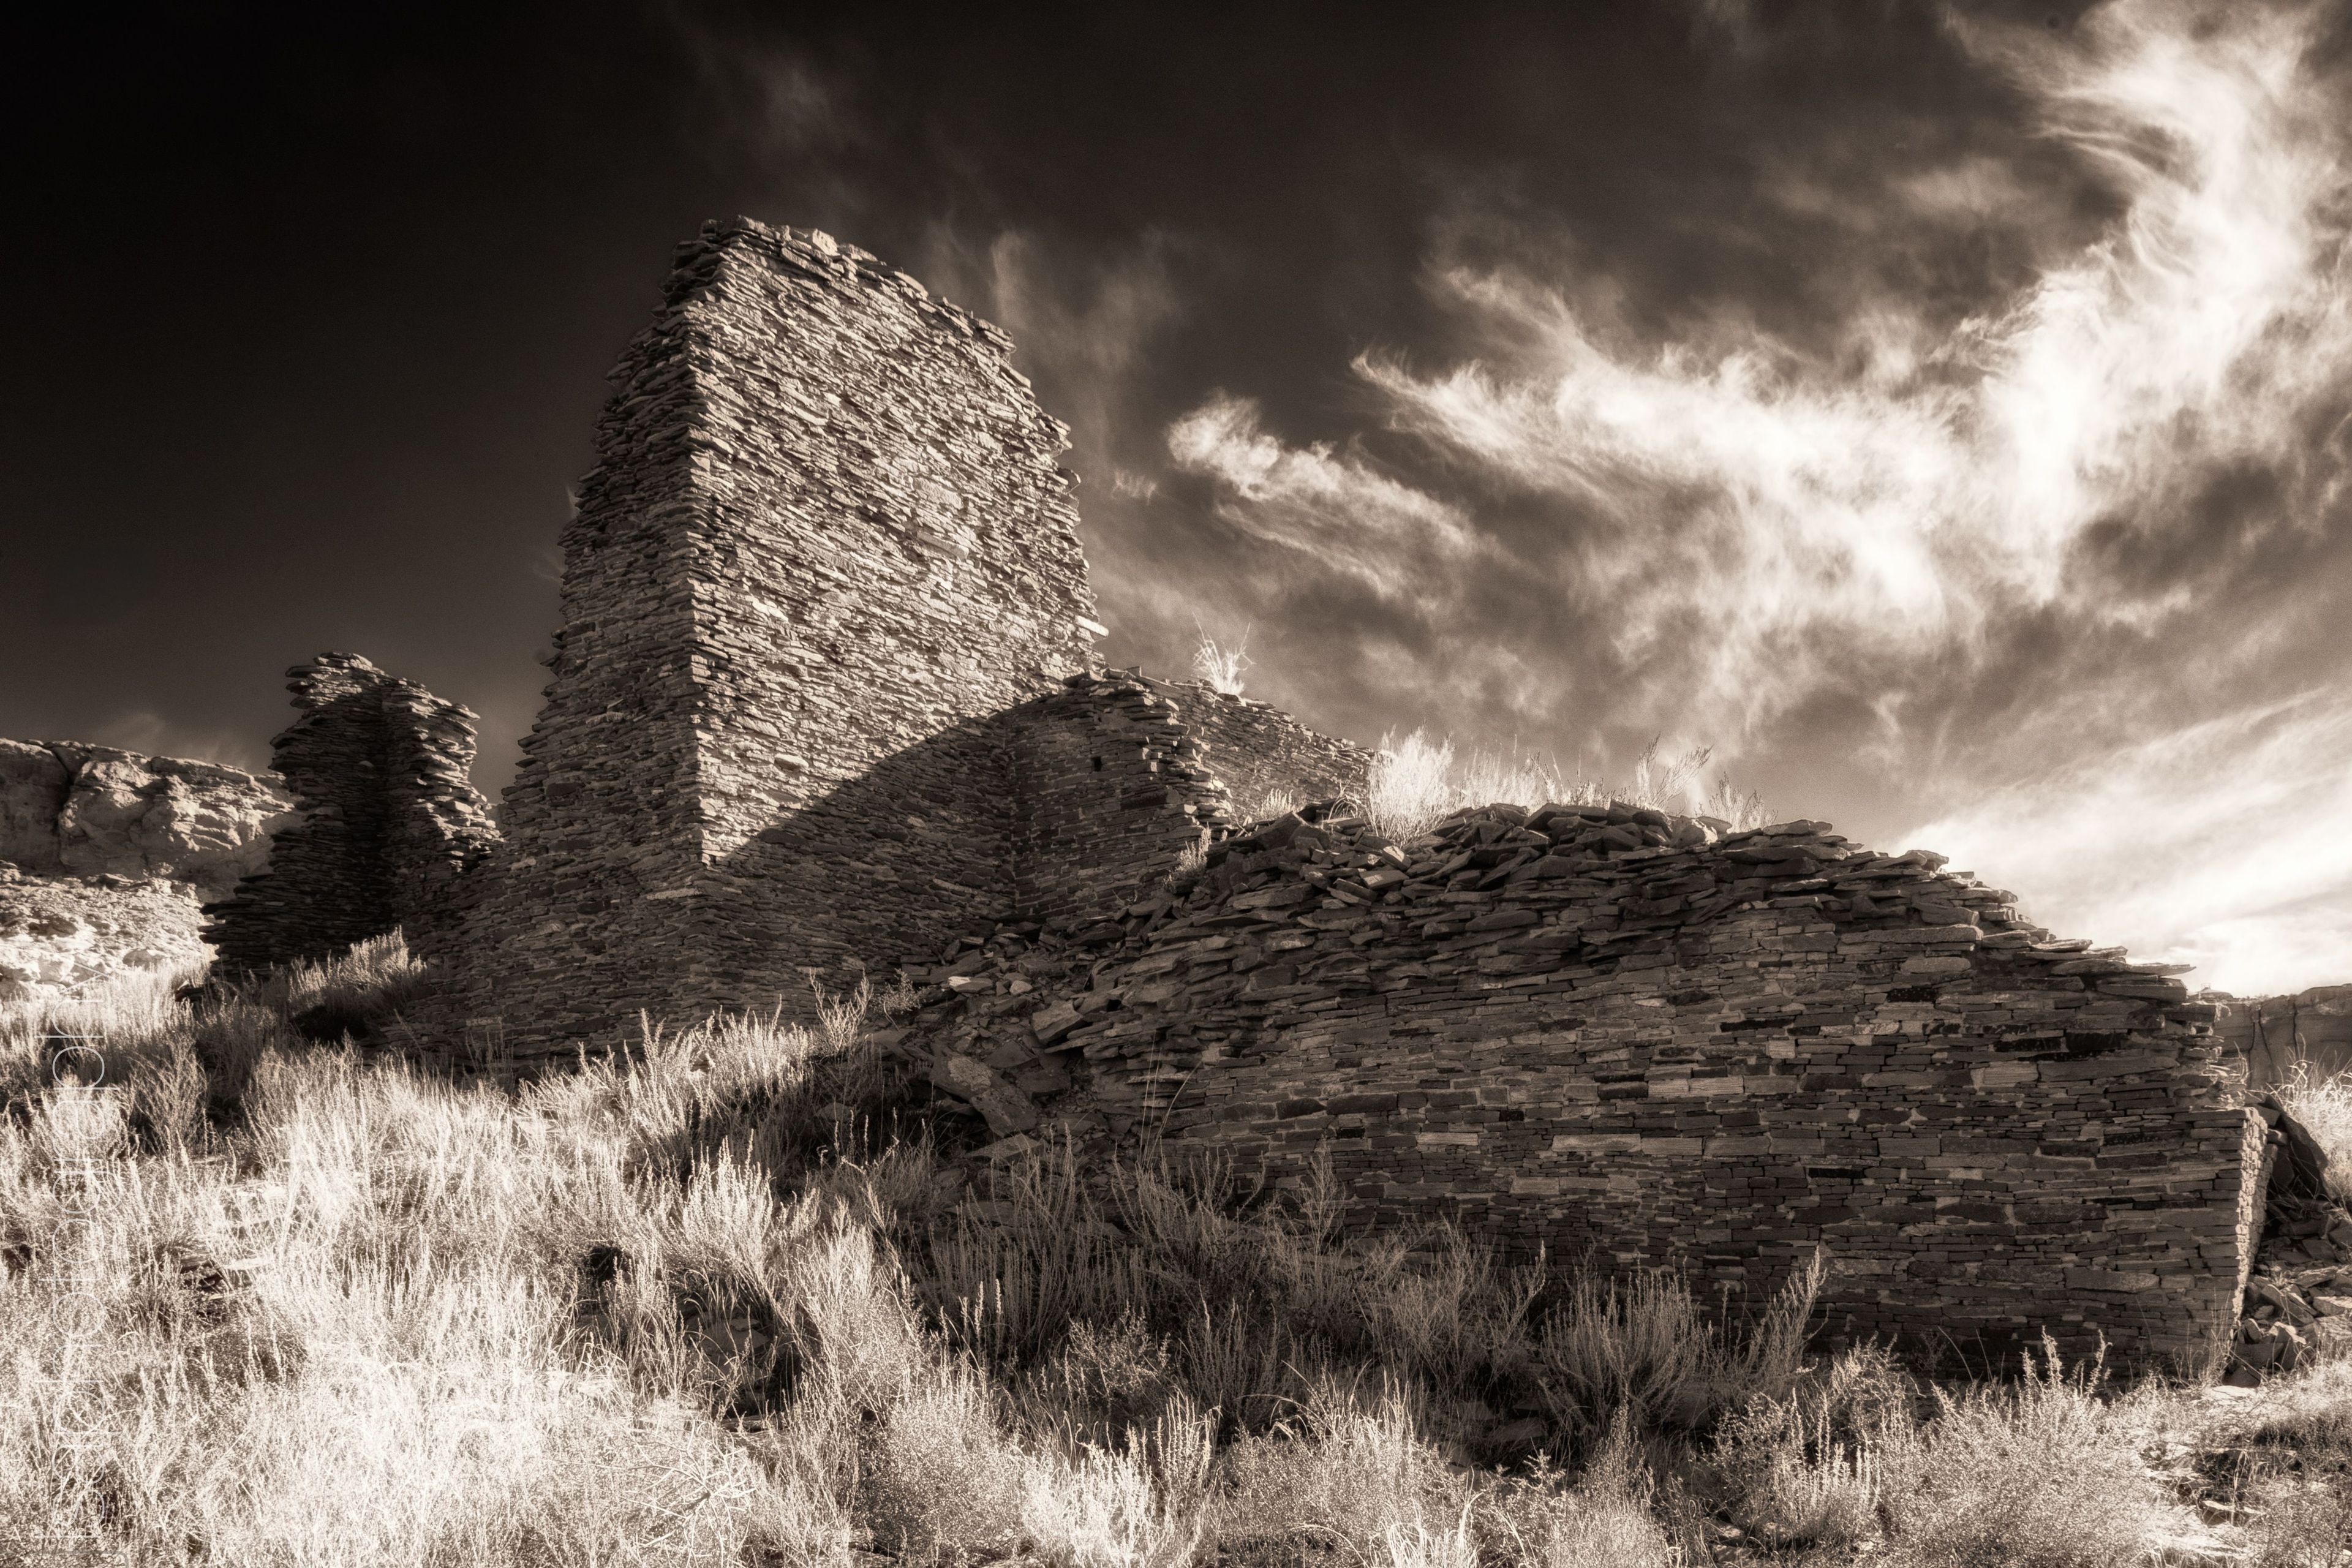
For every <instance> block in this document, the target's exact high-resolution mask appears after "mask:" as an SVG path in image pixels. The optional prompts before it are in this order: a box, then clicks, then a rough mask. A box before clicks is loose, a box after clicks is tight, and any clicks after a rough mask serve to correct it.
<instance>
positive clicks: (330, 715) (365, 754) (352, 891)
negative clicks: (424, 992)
mask: <svg viewBox="0 0 2352 1568" xmlns="http://www.w3.org/2000/svg"><path fill="white" fill-rule="evenodd" d="M287 676H288V687H287V689H288V690H289V691H290V692H291V693H292V694H293V699H294V707H295V709H296V710H297V713H298V716H297V718H296V719H295V721H294V722H293V723H292V724H290V725H289V726H287V728H286V729H285V730H283V731H280V732H279V733H278V735H277V736H276V737H275V738H274V739H273V740H272V741H271V742H270V748H271V752H272V758H273V761H274V762H275V763H276V764H277V771H278V776H279V777H280V778H281V779H283V780H284V781H285V784H286V787H287V789H288V790H289V792H290V793H291V794H292V795H293V796H294V801H295V807H294V811H293V814H292V815H291V816H290V817H289V819H288V820H286V821H285V822H283V823H282V824H281V825H280V826H278V829H277V831H276V834H275V837H273V838H272V840H271V843H270V849H269V858H268V864H267V866H266V867H265V868H262V869H261V870H259V871H257V872H255V873H253V874H251V875H249V876H247V877H246V878H244V879H242V880H241V881H239V882H238V883H237V885H236V890H235V891H234V892H233V893H232V894H231V895H230V896H229V897H228V899H227V900H225V901H223V902H221V903H218V904H214V905H210V906H208V907H207V912H208V913H209V914H210V915H211V916H212V917H213V919H212V924H211V926H210V928H209V930H208V931H207V932H206V934H207V936H208V937H209V938H210V940H211V942H212V944H213V946H214V949H215V952H216V953H217V959H216V962H217V963H218V965H219V966H220V968H222V969H223V970H226V971H228V972H231V973H236V972H241V971H259V970H263V969H267V968H268V967H269V966H271V965H273V964H278V963H287V962H289V961H290V960H293V959H297V958H315V957H320V956H323V955H324V954H327V953H331V952H336V951H339V950H341V949H342V948H346V947H349V946H350V945H352V943H353V942H361V941H363V940H365V939H366V938H368V937H371V936H377V935H381V934H382V933H383V932H385V931H391V930H392V929H394V927H402V928H404V929H405V930H406V931H408V933H409V934H410V935H411V936H412V937H414V938H415V939H416V940H417V941H418V942H419V944H420V945H421V946H427V947H429V946H430V945H431V944H433V943H434V942H436V941H438V940H439V939H440V938H441V937H442V936H443V935H444V934H445V933H446V923H447V921H448V919H449V914H450V910H451V909H452V898H451V894H452V890H453V889H454V886H455V884H456V883H457V881H458V879H460V878H461V877H462V876H463V875H464V874H465V872H466V871H467V869H468V868H471V867H473V866H476V865H478V863H480V862H481V860H482V859H483V858H485V857H486V856H487V855H488V851H489V849H490V847H491V846H492V845H493V844H494V843H495V842H496V841H497V838H498V829H497V828H496V826H494V825H493V824H492V822H491V820H490V814H489V810H488V803H487V802H485V801H484V800H483V799H482V797H481V795H479V794H478V792H477V791H476V790H475V789H474V787H473V785H472V784H471V783H470V782H468V779H467V770H468V769H469V768H470V767H471V766H472V764H473V760H474V723H473V715H472V714H471V713H470V712H468V711H467V710H465V709H463V708H461V707H458V706H457V704H455V703H451V702H445V701H443V700H440V699H439V698H436V697H435V696H434V695H433V694H432V693H431V692H429V691H426V690H425V689H424V688H423V687H421V686H418V685H416V684H415V682H414V681H408V680H402V679H397V678H395V677H394V676H391V675H387V674H386V673H385V672H384V671H383V670H381V669H379V668H376V667H375V666H374V665H373V664H372V663H370V662H369V661H368V660H366V659H364V658H361V657H359V656H358V655H356V654H348V653H325V654H320V656H319V657H318V658H314V659H312V660H310V662H309V663H307V664H300V665H297V666H295V667H294V668H291V669H289V670H288V671H287Z"/></svg>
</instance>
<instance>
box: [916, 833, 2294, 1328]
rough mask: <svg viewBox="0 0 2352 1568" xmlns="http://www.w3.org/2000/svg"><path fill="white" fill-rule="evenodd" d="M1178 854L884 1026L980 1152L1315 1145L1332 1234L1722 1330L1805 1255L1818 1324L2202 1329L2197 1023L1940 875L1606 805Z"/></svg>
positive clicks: (2204, 1030) (2250, 1129)
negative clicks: (1033, 1094)
mask: <svg viewBox="0 0 2352 1568" xmlns="http://www.w3.org/2000/svg"><path fill="white" fill-rule="evenodd" d="M1211 858H1212V860H1213V864H1212V865H1211V866H1210V868H1208V869H1207V870H1206V871H1205V872H1204V873H1203V875H1202V878H1201V879H1200V880H1199V882H1198V883H1197V884H1196V885H1195V886H1193V887H1192V889H1190V890H1189V891H1183V890H1171V891H1168V892H1163V893H1162V894H1160V896H1158V897H1157V898H1155V899H1152V900H1146V901H1141V902H1139V903H1137V904H1135V905H1133V906H1130V907H1129V909H1128V910H1126V911H1124V914H1123V916H1122V918H1121V919H1120V920H1118V921H1116V922H1106V923H1104V924H1101V925H1098V926H1097V927H1095V928H1092V929H1090V930H1087V931H1081V932H1078V933H1076V937H1075V940H1073V941H1071V942H1066V943H1064V944H1062V945H1061V946H1059V947H1058V948H1057V947H1056V946H1055V943H1053V942H1050V941H1047V940H1045V935H1041V936H1039V937H1037V938H1020V937H1013V938H1011V939H1009V940H1000V942H996V943H992V944H991V946H990V947H989V948H987V949H983V950H982V951H983V952H993V953H996V954H997V955H998V957H997V959H996V961H995V962H997V963H1002V964H1003V965H1007V966H1008V967H1003V968H1000V969H998V970H996V971H995V972H994V973H992V968H991V963H988V962H971V961H967V962H966V963H963V964H961V965H960V966H959V971H958V973H957V976H956V978H955V980H954V982H953V989H952V991H946V990H935V991H932V992H929V993H927V994H926V997H925V1000H926V1001H927V1002H928V1004H929V1005H928V1006H927V1007H926V1009H925V1011H924V1013H923V1014H922V1015H921V1021H920V1026H919V1028H918V1030H917V1031H916V1033H915V1035H914V1036H913V1037H912V1043H913V1045H914V1046H915V1047H916V1048H918V1049H919V1050H924V1051H929V1053H930V1054H931V1056H932V1058H933V1060H934V1064H935V1065H934V1067H933V1076H934V1079H935V1081H939V1082H941V1083H945V1084H950V1085H962V1084H964V1083H966V1082H970V1083H972V1084H986V1083H987V1082H988V1081H989V1080H990V1079H992V1076H993V1077H995V1078H1000V1079H1003V1082H1002V1083H1000V1084H999V1085H998V1086H997V1088H996V1089H993V1090H992V1091H991V1093H992V1096H993V1098H992V1100H990V1107H992V1108H994V1110H993V1112H992V1114H991V1125H992V1129H993V1130H994V1131H997V1132H998V1133H999V1134H1003V1133H1006V1132H1008V1131H1018V1130H1019V1127H1020V1124H1021V1122H1022V1121H1024V1120H1025V1118H1024V1117H1021V1116H1014V1115H1011V1114H1010V1113H1009V1112H1006V1111H1004V1110H1003V1106H1005V1105H1007V1104H1011V1103H1013V1100H1010V1099H1008V1097H1007V1096H1006V1095H1005V1094H1004V1093H1003V1090H1004V1089H1008V1088H1010V1087H1011V1086H1013V1085H1014V1084H1017V1083H1019V1082H1024V1081H1025V1082H1030V1083H1041V1084H1042V1083H1054V1082H1057V1081H1058V1082H1063V1083H1069V1084H1070V1085H1071V1086H1072V1087H1070V1088H1069V1089H1067V1090H1066V1092H1064V1093H1062V1094H1060V1095H1059V1096H1058V1097H1057V1098H1054V1099H1052V1100H1049V1101H1048V1103H1047V1105H1046V1106H1045V1119H1046V1120H1047V1121H1048V1122H1049V1123H1050V1122H1052V1121H1059V1122H1060V1123H1061V1124H1062V1126H1064V1127H1066V1128H1067V1129H1068V1130H1069V1131H1070V1132H1071V1134H1073V1135H1074V1136H1076V1137H1077V1138H1078V1139H1079V1140H1080V1141H1081V1142H1087V1141H1088V1140H1093V1141H1097V1142H1104V1143H1108V1144H1110V1145H1113V1146H1116V1145H1117V1144H1118V1143H1119V1142H1122V1141H1132V1140H1134V1139H1136V1138H1138V1137H1140V1136H1142V1135H1143V1134H1144V1133H1146V1132H1147V1131H1148V1132H1150V1133H1154V1134H1157V1135H1160V1136H1164V1137H1166V1138H1169V1139H1171V1140H1174V1141H1177V1142H1202V1143H1207V1144H1212V1145H1214V1146H1216V1147H1219V1148H1221V1149H1223V1150H1224V1151H1226V1152H1228V1153H1230V1154H1231V1155H1233V1156H1234V1158H1235V1159H1236V1160H1237V1161H1238V1162H1239V1163H1241V1164H1242V1165H1243V1166H1244V1168H1249V1167H1255V1168H1257V1169H1260V1170H1262V1171H1264V1172H1265V1173H1266V1174H1267V1175H1268V1176H1270V1177H1271V1178H1272V1179H1274V1180H1275V1181H1276V1182H1277V1183H1282V1184H1289V1183H1296V1182H1297V1181H1298V1180H1300V1179H1301V1178H1302V1176H1303V1175H1304V1173H1306V1171H1307V1168H1308V1165H1309V1163H1310V1162H1312V1161H1314V1160H1316V1159H1318V1158H1328V1160H1329V1161H1330V1163H1331V1166H1332V1168H1333V1170H1334V1172H1335V1173H1336V1174H1337V1175H1338V1177H1339V1181H1340V1183H1341V1184H1342V1185H1343V1186H1344V1188H1345V1189H1346V1191H1347V1193H1348V1194H1349V1198H1350V1200H1351V1203H1352V1205H1353V1207H1352V1213H1353V1217H1354V1219H1355V1221H1356V1223H1358V1224H1360V1225H1364V1226H1399V1225H1408V1226H1409V1225H1412V1224H1416V1223H1422V1222H1430V1221H1438V1220H1444V1221H1449V1222H1452V1223H1454V1224H1458V1225H1462V1226H1466V1227H1467V1228H1469V1229H1471V1230H1472V1231H1474V1232H1475V1233H1478V1234H1481V1235H1484V1236H1486V1237H1490V1238H1492V1239H1494V1240H1495V1241H1496V1242H1497V1243H1498V1244H1500V1245H1501V1246H1502V1247H1505V1248H1506V1249H1507V1250H1510V1251H1515V1252H1518V1253H1521V1254H1525V1253H1526V1252H1528V1251H1529V1250H1531V1249H1532V1248H1534V1247H1536V1246H1538V1245H1541V1246H1542V1247H1544V1248H1545V1249H1546V1250H1547V1251H1548V1253H1549V1256H1550V1257H1552V1258H1554V1259H1556V1260H1559V1261H1560V1262H1562V1263H1565V1264H1570V1265H1574V1264H1576V1263H1579V1262H1585V1261H1589V1262H1591V1263H1594V1264H1597V1265H1599V1266H1600V1267H1601V1268H1632V1267H1640V1266H1645V1265H1651V1264H1674V1265H1677V1266H1680V1267H1682V1268H1685V1269H1687V1270H1688V1271H1689V1272H1690V1273H1691V1275H1692V1276H1693V1277H1694V1279H1695V1280H1696V1282H1697V1283H1698V1284H1699V1285H1700V1286H1701V1287H1702V1288H1703V1289H1724V1290H1726V1291H1727V1292H1729V1293H1731V1294H1733V1295H1734V1296H1736V1297H1742V1298H1744V1299H1745V1300H1748V1301H1749V1302H1751V1303H1752V1302H1755V1301H1758V1300H1762V1299H1763V1297H1764V1295H1765V1293H1767V1292H1769V1290H1770V1289H1773V1288H1775V1287H1776V1286H1777V1285H1778V1284H1779V1283H1780V1280H1781V1279H1784V1278H1785V1277H1786V1275H1787V1274H1788V1272H1789V1271H1790V1269H1791V1268H1795V1267H1797V1266H1798V1265H1799V1264H1800V1263H1801V1261H1802V1260H1804V1259H1806V1258H1809V1257H1810V1256H1811V1253H1812V1251H1813V1249H1814V1248H1815V1247H1824V1248H1826V1250H1827V1253H1828V1258H1829V1266H1830V1288H1829V1291H1828V1295H1827V1300H1826V1309H1827V1311H1828V1314H1829V1320H1830V1321H1829V1327H1830V1331H1831V1332H1832V1334H1834V1335H1839V1336H1844V1337H1859V1336H1864V1335H1871V1334H1879V1333H1886V1334H1893V1335H1895V1336H1898V1337H1900V1338H1903V1339H1905V1340H1906V1341H1909V1342H1913V1343H1914V1344H1927V1343H1930V1342H1933V1343H1936V1344H1940V1345H1942V1346H1943V1347H1944V1348H1946V1349H1948V1350H1951V1351H1956V1352H1958V1353H1959V1354H1960V1355H1962V1356H1963V1357H1965V1358H1968V1359H1971V1360H1978V1359H1990V1358H1998V1357H2000V1356H2002V1355H2003V1354H2005V1353H2007V1352H2010V1351H2011V1349H2012V1348H2014V1347H2016V1346H2018V1345H2019V1344H2021V1343H2031V1342H2033V1338H2034V1336H2035V1335H2037V1334H2038V1333H2039V1332H2040V1331H2042V1330H2044V1329H2047V1330H2049V1331H2052V1332H2053V1334H2055V1335H2056V1336H2057V1338H2058V1339H2059V1341H2060V1342H2061V1343H2062V1344H2063V1345H2065V1346H2066V1347H2068V1348H2069V1349H2070V1350H2086V1349H2088V1348H2089V1347H2090V1346H2091V1345H2092V1343H2093V1342H2095V1338H2096V1337H2097V1336H2098V1335H2099V1334H2104V1335H2105V1337H2106V1339H2107V1340H2108V1341H2109V1342H2111V1343H2113V1344H2114V1345H2116V1347H2117V1350H2118V1353H2119V1355H2120V1356H2121V1357H2122V1358H2123V1359H2125V1360H2127V1361H2130V1362H2133V1363H2154V1362H2158V1361H2161V1360H2163V1359H2165V1358H2167V1357H2170V1356H2174V1355H2185V1356H2195V1355H2198V1354H2201V1353H2205V1352H2210V1351H2212V1350H2213V1349H2214V1348H2215V1346H2216V1343H2217V1342H2218V1341H2219V1340H2221V1339H2223V1338H2226V1336H2227V1334H2228V1332H2229V1331H2230V1328H2231V1325H2232V1324H2233V1323H2234V1321H2235V1319H2236V1315H2237V1305H2238V1291H2239V1289H2240V1287H2241V1283H2242V1279H2243V1278H2244V1271H2245V1267H2246V1261H2247V1259H2248V1258H2249V1256H2250V1254H2251V1249H2252V1240H2253V1237H2252V1226H2253V1225H2254V1224H2255V1223H2257V1220H2256V1216H2257V1215H2258V1213H2259V1204H2258V1203H2257V1202H2255V1201H2254V1199H2253V1197H2252V1194H2253V1192H2254V1190H2255V1186H2256V1184H2257V1182H2258V1179H2259V1174H2260V1169H2261V1152H2262V1148H2263V1127H2262V1125H2261V1122H2260V1121H2259V1119H2257V1118H2254V1117H2253V1116H2252V1115H2251V1113H2250V1112H2248V1111H2247V1110H2245V1109H2244V1107H2243V1103H2242V1084H2243V1064H2242V1061H2241V1060H2240V1059H2239V1058H2236V1056H2235V1054H2234V1053H2232V1052H2231V1051H2230V1050H2228V1048H2227V1047H2226V1045H2225V1043H2224V1042H2222V1041H2221V1040H2220V1039H2219V1038H2217V1037H2215V1035H2214V1034H2213V1032H2212V1029H2211V1009H2210V1007H2207V1006H2203V1005H2196V1004H2191V1003H2189V1002H2188V1001H2187V1000H2186V997H2185V993H2184V991H2183V988H2182V987H2181V985H2180V984H2179V982H2177V981H2175V980H2172V979H2170V978H2169V977H2168V976H2167V975H2165V974H2164V973H2160V971H2158V969H2156V968H2154V967H2152V966H2146V965H2134V964H2131V963H2127V962H2126V960H2125V959H2124V957H2123V955H2122V953H2121V952H2120V951H2118V950H2112V949H2109V950H2095V949H2092V948H2091V946H2090V944H2089V943H2087V942H2061V941H2053V940H2052V939H2051V937H2050V933H2049V932H2047V931H2042V930H2041V929H2039V928H2037V927H2033V926H2032V925H2030V924H2028V923H2026V922H2025V921H2024V920H2023V919H2022V918H2021V917H2020V916H2019V915H2018V913H2017V911H2016V910H2015V908H2014V905H2013V902H2012V900H2011V896H2010V895H2008V894H2006V893H2003V892H2000V891H1998V890H1995V889H1986V888H1982V887H1979V886H1978V885H1977V884H1976V883H1975V882H1974V880H1973V879H1969V878H1967V877H1964V876H1958V875H1952V874H1948V873H1946V872H1944V871H1943V870H1942V869H1941V867H1942V860H1941V858H1938V857H1936V856H1932V855H1927V854H1924V853H1912V854H1906V855H1899V856H1886V855H1876V854H1873V853H1871V852H1869V851H1867V850H1865V849H1863V848H1861V847H1857V846H1854V845H1852V844H1850V843H1848V842H1847V841H1846V840H1844V839H1843V838H1841V837H1837V836H1835V835H1833V834H1832V833H1830V832H1829V831H1828V830H1827V828H1826V826H1825V825H1822V824H1817V823H1804V822H1800V823H1791V824H1786V825H1783V826H1780V827H1778V828H1773V829H1766V830H1763V831H1760V832H1755V833H1748V834H1739V835H1733V836H1730V837H1725V838H1722V839H1720V840H1718V839H1717V837H1716V836H1715V834H1714V832H1713V831H1712V829H1710V828H1708V827H1707V826H1704V825H1702V824H1699V823H1696V822H1694V821H1689V820H1685V819H1670V818H1668V817H1666V816H1663V815H1661V814H1657V813H1652V812H1643V811H1636V810H1634V809H1633V808H1630V807H1622V806H1621V807H1616V808H1613V809H1610V808H1564V807H1550V808H1547V809H1546V810H1545V811H1544V812H1542V813H1539V814H1538V815H1536V816H1534V817H1532V818H1529V817H1528V816H1527V814H1525V813H1524V812H1521V811H1518V810H1516V809H1515V808H1490V809H1489V810H1487V811H1485V812H1482V813H1477V814H1473V815H1471V816H1465V817H1462V818H1457V819H1455V820H1454V822H1453V823H1451V824H1449V825H1447V826H1445V827H1444V829H1442V830H1441V832H1439V833H1438V834H1435V835H1433V836H1431V837H1427V838H1424V839H1421V840H1416V841H1415V842H1413V843H1412V844H1409V845H1403V846H1397V845H1390V844H1387V843H1386V842H1385V841H1383V840H1381V839H1379V838H1378V837H1376V836H1372V835H1370V833H1369V832H1368V831H1367V830H1365V829H1364V828H1363V826H1362V825H1361V824H1360V823H1357V822H1353V821H1349V820H1337V821H1333V822H1331V823H1328V824H1326V825H1324V826H1316V825H1313V824H1309V823H1304V822H1301V821H1299V820H1298V819H1297V818H1290V819H1286V820H1285V821H1284V822H1281V823H1277V824H1275V825H1272V826H1268V827H1265V828H1262V829H1259V830H1256V831H1255V832H1253V833H1251V834H1247V835H1244V836H1243V837H1239V838H1237V839H1234V840H1232V841H1230V842H1228V843H1227V844H1225V845H1223V846H1220V847H1218V848H1217V849H1215V850H1213V851H1212V857H1211ZM1047 934H1050V933H1047ZM1016 976H1017V978H1018V979H1019V980H1020V982H1021V984H1022V989H1020V990H1017V991H1016V990H1015V988H1014V986H1013V979H1014V978H1015V977H1016ZM942 1064H944V1065H942ZM983 1109H988V1108H983ZM1055 1136H1056V1137H1058V1136H1059V1134H1058V1133H1056V1134H1055Z"/></svg>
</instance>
